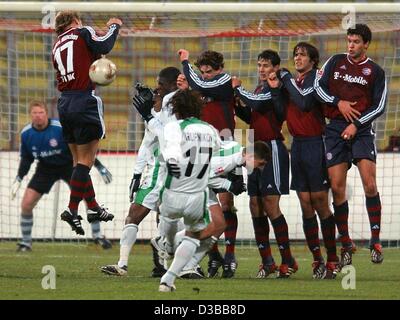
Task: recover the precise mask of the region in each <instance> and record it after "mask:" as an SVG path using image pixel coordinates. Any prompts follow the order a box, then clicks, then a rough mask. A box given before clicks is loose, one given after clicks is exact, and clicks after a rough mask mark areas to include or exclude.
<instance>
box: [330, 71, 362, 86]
mask: <svg viewBox="0 0 400 320" xmlns="http://www.w3.org/2000/svg"><path fill="white" fill-rule="evenodd" d="M333 79H334V80H338V79H341V80H343V81H346V82H350V83H358V84H361V85H363V86H365V85H367V84H368V81H367V80H365V79H364V77H362V76H350V75H348V74H347V73H346V74H345V75H341V74H340V72H334V73H333Z"/></svg>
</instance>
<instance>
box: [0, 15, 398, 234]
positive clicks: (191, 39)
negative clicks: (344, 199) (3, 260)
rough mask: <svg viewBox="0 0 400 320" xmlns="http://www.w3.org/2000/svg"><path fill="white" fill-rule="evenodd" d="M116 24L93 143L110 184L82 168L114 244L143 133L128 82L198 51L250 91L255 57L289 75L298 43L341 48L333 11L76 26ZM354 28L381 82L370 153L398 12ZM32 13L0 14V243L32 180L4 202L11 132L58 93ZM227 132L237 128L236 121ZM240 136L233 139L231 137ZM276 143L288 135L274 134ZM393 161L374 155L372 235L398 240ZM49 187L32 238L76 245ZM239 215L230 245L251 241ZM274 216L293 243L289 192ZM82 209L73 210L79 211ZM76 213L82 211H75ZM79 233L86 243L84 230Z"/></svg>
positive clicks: (394, 72)
mask: <svg viewBox="0 0 400 320" xmlns="http://www.w3.org/2000/svg"><path fill="white" fill-rule="evenodd" d="M112 16H117V17H120V18H121V19H122V20H123V22H124V26H123V28H122V30H121V37H120V38H119V39H118V41H117V43H116V46H115V47H114V49H113V51H112V52H111V53H110V54H109V55H108V58H109V59H111V60H112V61H113V62H114V63H115V64H116V65H117V68H118V73H117V78H116V80H115V81H114V82H113V84H112V85H110V86H108V87H101V88H98V89H97V93H98V95H100V96H101V97H102V99H103V101H104V105H105V122H106V128H107V133H106V135H107V139H106V140H104V141H102V142H101V145H100V148H101V153H100V155H99V159H100V160H101V161H102V162H103V163H104V164H105V165H106V166H107V167H108V168H109V170H110V171H111V172H112V174H113V182H112V183H111V184H110V185H104V184H103V183H102V180H101V179H100V176H99V175H98V174H97V173H96V171H95V170H94V169H93V170H92V174H91V175H92V179H93V180H94V181H93V183H94V185H95V190H96V193H97V198H98V199H99V201H100V202H104V203H105V204H106V205H107V206H108V207H109V208H110V209H111V211H112V212H113V213H114V214H115V215H116V218H115V219H114V221H113V222H111V223H110V222H108V223H107V224H103V225H102V227H103V231H102V232H103V233H105V234H106V235H107V236H108V237H110V238H119V237H120V233H121V230H122V226H123V224H124V219H125V215H126V214H127V210H128V208H129V202H128V195H127V190H128V186H129V183H130V177H131V175H132V170H133V167H134V163H135V152H136V151H137V149H138V147H139V145H140V142H141V138H142V135H143V123H142V121H141V119H140V118H139V117H138V115H137V114H136V113H135V112H134V111H133V110H132V108H131V107H130V96H131V94H132V90H131V88H132V85H133V84H135V83H136V82H137V81H140V82H143V83H145V84H147V85H149V86H155V85H156V77H157V74H158V72H159V71H160V70H161V69H162V68H164V67H166V66H176V67H178V68H180V63H179V59H178V56H177V51H178V50H179V49H180V48H186V49H188V50H189V51H190V59H191V60H192V61H193V59H194V58H195V57H196V56H197V55H198V54H199V53H200V52H202V51H204V50H216V51H219V52H221V53H223V54H224V58H225V70H226V72H228V73H229V74H232V75H236V76H239V77H240V78H241V79H242V81H243V85H244V87H246V88H247V89H248V90H252V89H253V88H254V87H255V86H256V84H257V79H258V77H257V70H256V62H257V61H256V59H257V55H258V53H259V52H261V51H262V50H264V49H268V48H269V49H273V50H276V51H277V52H279V54H280V56H281V59H282V63H281V65H282V66H283V67H287V68H289V69H291V70H293V65H292V59H291V58H292V49H293V47H294V46H295V44H296V43H297V42H299V41H308V42H310V43H312V44H314V45H315V46H316V47H317V48H318V49H319V51H320V56H321V61H322V62H324V61H326V59H327V58H328V57H329V56H331V55H332V54H335V53H340V52H345V51H346V41H345V37H344V35H345V31H344V30H343V29H342V22H343V15H340V14H322V13H320V14H311V13H310V14H278V13H274V14H270V13H269V14H261V13H260V14H254V13H252V14H240V15H237V14H214V13H213V14H211V13H202V14H165V13H151V14H149V13H146V14H141V13H136V14H134V13H118V12H115V13H112V12H110V13H107V14H105V13H102V14H100V13H98V14H97V13H92V14H87V13H83V14H82V19H83V21H84V24H86V25H91V26H93V27H94V28H95V29H96V30H99V31H100V32H104V31H105V23H106V22H107V20H108V18H109V17H112ZM356 18H357V23H359V22H360V23H367V24H368V25H369V26H370V27H371V29H372V30H373V41H372V43H371V45H370V48H369V50H368V55H369V56H370V57H371V58H372V59H373V60H375V61H376V62H377V63H378V64H379V65H380V66H382V67H383V68H384V70H385V72H386V76H387V79H388V82H389V96H388V104H387V109H386V112H385V114H384V115H382V116H381V117H380V118H379V119H378V120H377V121H376V131H377V146H378V149H379V150H381V151H383V150H385V148H386V147H387V145H388V143H389V139H390V137H391V136H392V135H393V134H394V133H395V131H396V128H400V115H399V112H400V108H399V102H400V101H399V99H400V95H399V93H400V32H398V30H399V29H400V19H399V18H400V15H399V14H357V16H356ZM42 20H43V14H40V13H31V12H29V13H27V12H23V13H20V12H19V13H16V12H9V13H1V19H0V116H1V117H0V146H1V155H0V162H1V174H0V191H1V192H0V194H1V195H0V210H1V214H0V238H17V237H19V236H20V231H19V219H20V213H19V212H20V201H21V199H22V195H23V190H24V188H25V187H26V185H27V182H28V181H29V178H30V177H31V176H32V174H33V168H34V165H33V166H32V168H31V171H30V174H29V175H28V177H27V178H25V179H24V183H23V186H22V188H21V190H20V192H19V194H18V196H17V198H16V199H15V200H14V201H11V199H10V196H9V190H10V186H11V183H12V181H13V180H14V178H15V176H16V173H17V168H18V159H19V155H18V148H19V139H20V135H19V134H20V130H21V129H22V128H23V126H24V125H25V124H27V123H28V122H29V115H28V112H27V106H28V104H29V101H31V100H32V99H36V100H37V99H39V100H44V101H46V102H47V104H48V106H49V109H50V116H52V117H57V108H56V103H57V98H58V92H57V90H56V88H55V74H54V71H53V67H52V65H51V47H52V44H53V42H54V39H55V35H54V33H53V32H52V30H49V29H45V28H43V26H42ZM237 128H239V129H242V130H246V129H247V126H246V125H245V124H244V123H243V122H241V121H240V120H239V119H237ZM239 134H240V133H239ZM284 134H285V137H286V140H285V143H286V144H287V146H288V147H290V142H291V137H290V136H289V135H288V132H287V129H286V127H284ZM399 160H400V158H399V154H398V153H397V154H396V153H381V154H380V155H379V157H378V162H377V165H378V172H377V175H378V181H377V182H378V188H379V190H380V193H381V196H382V203H383V223H382V238H384V239H388V240H392V241H397V240H398V239H399V237H400V212H399V210H398V209H397V208H399V205H400V198H399V197H398V195H400V177H399V172H400V161H399ZM348 185H349V190H350V191H349V192H350V194H349V196H350V199H349V202H350V229H351V233H352V235H353V237H354V238H355V239H359V240H362V239H368V238H369V223H368V216H367V214H366V210H365V205H364V203H365V200H364V196H363V190H362V185H361V180H360V178H359V175H358V173H357V172H356V171H355V170H354V169H351V171H350V172H349V178H348ZM56 189H57V188H53V190H52V191H51V192H50V194H49V195H45V196H44V197H43V199H42V200H41V201H40V202H39V204H38V206H37V207H36V209H35V210H34V216H35V222H34V224H35V227H34V231H33V236H34V238H52V237H55V238H67V239H76V238H77V236H75V235H74V234H73V233H72V232H71V231H70V229H69V227H68V226H67V225H64V224H63V222H61V221H57V220H58V215H59V213H60V212H61V210H63V208H64V207H65V206H66V204H67V203H68V194H69V192H68V188H67V186H66V185H64V184H63V183H61V184H60V187H59V192H56V191H57V190H56ZM235 205H236V207H237V208H238V214H239V221H240V224H239V231H238V238H240V239H252V238H253V227H252V222H251V218H250V212H249V209H248V198H247V196H244V195H242V196H240V197H238V198H237V199H236V202H235ZM281 209H282V212H283V213H284V214H285V217H286V219H287V221H288V223H289V233H290V237H291V238H295V239H303V238H304V235H303V230H302V221H301V211H300V207H299V204H298V200H297V197H296V195H295V194H294V193H291V194H290V196H284V197H282V200H281ZM82 210H83V209H82ZM82 215H83V216H85V214H84V213H82ZM85 228H86V229H87V230H86V231H87V232H86V234H87V235H88V236H90V231H89V227H88V224H87V223H85ZM139 230H140V231H139V235H138V237H139V238H150V237H151V236H154V235H155V234H156V232H157V231H156V225H155V223H154V215H151V216H149V217H148V218H146V219H145V221H144V222H143V223H142V225H141V227H140V229H139Z"/></svg>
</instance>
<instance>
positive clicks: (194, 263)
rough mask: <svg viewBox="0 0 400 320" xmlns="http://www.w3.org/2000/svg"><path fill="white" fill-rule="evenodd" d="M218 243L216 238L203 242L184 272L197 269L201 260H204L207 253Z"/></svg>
mask: <svg viewBox="0 0 400 320" xmlns="http://www.w3.org/2000/svg"><path fill="white" fill-rule="evenodd" d="M216 241H218V239H217V238H216V237H214V236H212V237H210V238H207V239H204V240H201V241H200V246H199V247H198V248H197V249H196V252H195V253H194V255H193V257H192V259H190V261H189V262H188V263H187V264H186V266H185V267H184V268H183V270H190V269H193V268H195V267H197V265H198V264H199V263H200V261H201V260H203V258H204V257H205V255H206V254H207V252H208V251H209V250H210V249H211V247H212V246H213V245H214V243H215V242H216Z"/></svg>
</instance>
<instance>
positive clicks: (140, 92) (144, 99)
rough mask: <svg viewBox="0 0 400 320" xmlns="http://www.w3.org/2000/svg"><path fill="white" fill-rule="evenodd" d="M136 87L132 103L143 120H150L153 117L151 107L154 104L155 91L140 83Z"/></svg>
mask: <svg viewBox="0 0 400 320" xmlns="http://www.w3.org/2000/svg"><path fill="white" fill-rule="evenodd" d="M135 88H136V90H137V93H136V94H135V96H134V97H133V99H132V105H133V106H134V107H135V109H136V110H137V112H139V114H140V115H141V116H142V118H143V120H144V121H147V122H149V121H150V120H151V119H152V118H153V115H152V114H151V109H152V108H153V105H154V101H153V97H154V92H153V91H152V90H151V89H150V88H147V87H145V86H143V85H141V84H140V83H138V84H137V85H136V87H135Z"/></svg>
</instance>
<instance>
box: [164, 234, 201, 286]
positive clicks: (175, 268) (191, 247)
mask: <svg viewBox="0 0 400 320" xmlns="http://www.w3.org/2000/svg"><path fill="white" fill-rule="evenodd" d="M199 245H200V241H199V240H197V239H194V238H190V237H186V236H185V237H183V240H182V243H181V244H180V245H179V247H178V248H177V249H176V252H175V257H174V261H172V263H171V266H170V267H169V269H168V271H167V273H166V274H164V275H163V277H162V278H161V281H160V283H163V282H164V283H166V284H167V285H168V286H172V285H173V284H174V282H175V279H176V277H177V275H179V274H180V273H181V271H182V269H183V267H184V266H185V265H186V264H187V263H188V262H189V260H190V259H191V258H192V257H193V255H194V253H195V252H196V248H197V247H198V246H199Z"/></svg>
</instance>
